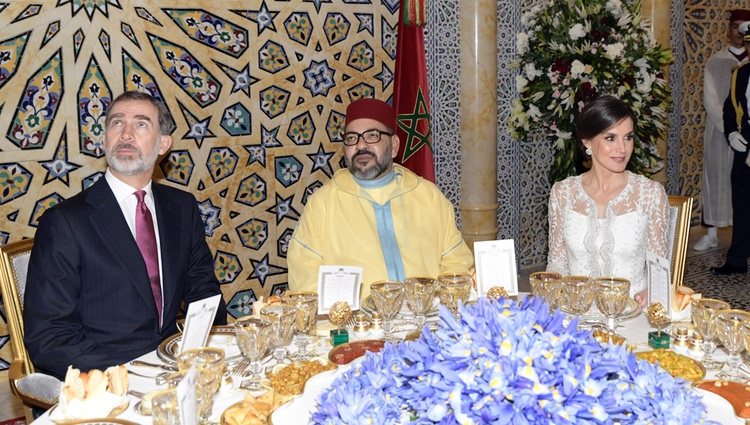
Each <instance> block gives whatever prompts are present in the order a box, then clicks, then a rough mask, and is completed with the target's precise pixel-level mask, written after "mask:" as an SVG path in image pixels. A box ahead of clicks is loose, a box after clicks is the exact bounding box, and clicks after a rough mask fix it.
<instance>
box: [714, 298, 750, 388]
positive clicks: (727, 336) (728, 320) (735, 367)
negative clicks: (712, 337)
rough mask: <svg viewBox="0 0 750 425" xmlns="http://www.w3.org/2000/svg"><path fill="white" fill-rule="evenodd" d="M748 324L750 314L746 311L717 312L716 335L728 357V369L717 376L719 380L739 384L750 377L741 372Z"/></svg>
mask: <svg viewBox="0 0 750 425" xmlns="http://www.w3.org/2000/svg"><path fill="white" fill-rule="evenodd" d="M747 322H750V313H748V312H747V311H744V310H737V309H729V310H719V311H717V312H716V333H717V334H718V336H719V341H721V343H722V344H723V345H724V351H726V353H727V355H728V357H727V362H726V363H727V367H726V368H724V369H722V370H721V371H720V372H719V373H718V375H716V377H717V378H719V379H724V380H727V381H738V382H744V381H746V380H747V379H748V375H747V374H746V373H744V372H742V370H740V365H741V364H742V358H741V357H740V352H741V351H742V349H743V348H744V342H743V334H744V327H745V324H746V323H747Z"/></svg>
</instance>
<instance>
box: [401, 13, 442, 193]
mask: <svg viewBox="0 0 750 425" xmlns="http://www.w3.org/2000/svg"><path fill="white" fill-rule="evenodd" d="M425 2H426V0H401V12H400V18H399V20H398V42H397V45H396V73H395V76H394V82H393V106H394V108H395V109H396V113H397V114H398V129H397V130H396V133H397V134H398V137H399V139H400V140H401V146H400V147H399V149H398V157H396V162H398V163H399V164H402V165H403V166H405V167H406V168H408V169H410V170H412V171H414V172H415V173H417V174H419V175H420V176H422V177H424V178H425V179H427V180H429V181H431V182H435V164H434V162H433V159H432V125H431V122H432V117H431V116H430V98H429V96H428V92H427V63H426V62H427V59H426V57H425V53H424V31H423V26H424V21H425Z"/></svg>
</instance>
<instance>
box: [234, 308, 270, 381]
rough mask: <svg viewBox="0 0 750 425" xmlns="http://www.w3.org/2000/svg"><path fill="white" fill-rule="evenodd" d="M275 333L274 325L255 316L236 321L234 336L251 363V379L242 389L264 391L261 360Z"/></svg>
mask: <svg viewBox="0 0 750 425" xmlns="http://www.w3.org/2000/svg"><path fill="white" fill-rule="evenodd" d="M272 331H273V323H271V321H270V320H266V319H263V318H260V317H255V316H242V317H240V318H238V319H237V320H235V321H234V336H235V338H236V339H237V346H238V347H239V348H240V352H241V353H242V355H243V356H244V357H245V358H246V359H247V360H249V361H250V364H249V369H250V374H251V375H250V377H249V378H248V379H247V380H245V381H243V382H242V384H241V387H242V388H245V389H248V390H251V391H260V390H261V389H263V388H262V387H261V385H260V372H261V370H262V368H263V362H262V361H261V359H262V358H263V356H264V355H266V351H267V350H268V341H269V339H270V338H271V333H272Z"/></svg>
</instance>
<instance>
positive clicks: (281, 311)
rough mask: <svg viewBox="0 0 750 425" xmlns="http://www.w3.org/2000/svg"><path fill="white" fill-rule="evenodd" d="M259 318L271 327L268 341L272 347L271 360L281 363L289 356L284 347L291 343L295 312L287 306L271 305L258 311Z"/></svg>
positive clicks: (291, 307)
mask: <svg viewBox="0 0 750 425" xmlns="http://www.w3.org/2000/svg"><path fill="white" fill-rule="evenodd" d="M260 317H262V318H264V319H266V320H268V321H269V322H271V324H272V325H273V329H272V331H271V341H270V342H271V344H270V345H271V346H272V347H273V358H274V359H276V362H277V363H282V362H283V360H284V359H285V358H286V357H287V355H288V354H289V350H288V349H287V348H286V347H287V346H289V345H291V343H292V336H293V332H294V322H295V320H296V319H297V311H296V310H295V308H294V307H293V306H291V305H289V304H271V305H267V306H265V307H263V308H262V309H261V310H260Z"/></svg>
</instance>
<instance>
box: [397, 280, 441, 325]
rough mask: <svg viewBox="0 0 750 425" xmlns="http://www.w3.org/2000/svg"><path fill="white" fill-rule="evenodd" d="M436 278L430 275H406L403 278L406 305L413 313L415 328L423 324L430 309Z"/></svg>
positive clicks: (435, 287)
mask: <svg viewBox="0 0 750 425" xmlns="http://www.w3.org/2000/svg"><path fill="white" fill-rule="evenodd" d="M437 288H438V280H437V279H435V278H432V277H407V278H406V279H404V291H405V295H406V306H407V307H408V308H409V310H410V311H411V312H412V313H414V321H415V322H416V323H415V324H416V326H417V329H422V326H424V322H425V317H426V315H427V313H429V312H430V310H432V303H433V301H434V300H435V291H436V290H437Z"/></svg>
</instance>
